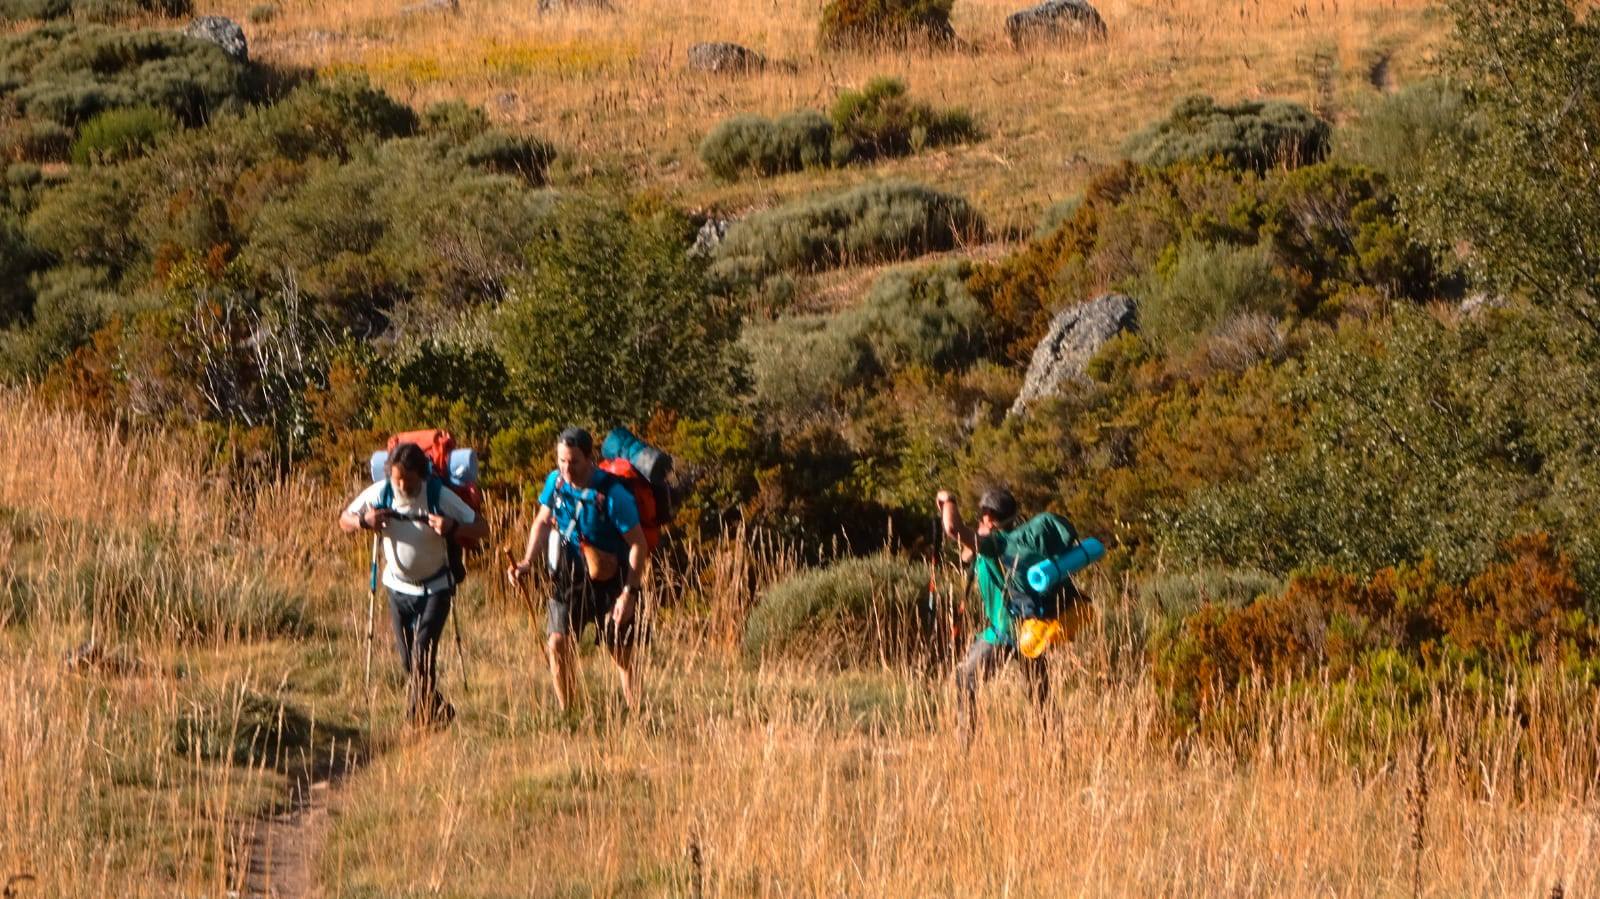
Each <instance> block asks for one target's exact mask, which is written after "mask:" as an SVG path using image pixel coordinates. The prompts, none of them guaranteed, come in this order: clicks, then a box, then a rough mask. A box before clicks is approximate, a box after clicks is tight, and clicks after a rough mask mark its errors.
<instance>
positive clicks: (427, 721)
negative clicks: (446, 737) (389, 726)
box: [406, 696, 456, 730]
mask: <svg viewBox="0 0 1600 899" xmlns="http://www.w3.org/2000/svg"><path fill="white" fill-rule="evenodd" d="M406 718H407V720H408V723H410V725H411V726H412V727H415V728H418V729H420V730H444V729H445V728H447V727H449V726H450V725H451V723H452V722H454V721H455V720H456V707H455V706H453V705H451V704H450V703H449V701H448V700H446V699H445V698H444V697H443V696H435V698H434V702H432V703H431V704H430V705H429V707H428V708H426V709H423V710H421V711H414V712H412V713H411V714H409V715H407V716H406Z"/></svg>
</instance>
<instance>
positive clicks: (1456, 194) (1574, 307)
mask: <svg viewBox="0 0 1600 899" xmlns="http://www.w3.org/2000/svg"><path fill="white" fill-rule="evenodd" d="M1446 7H1447V8H1448V10H1449V12H1450V18H1451V20H1452V22H1453V24H1454V26H1455V27H1454V29H1453V33H1452V34H1451V35H1450V38H1449V40H1448V42H1447V43H1446V45H1445V47H1444V48H1443V53H1442V54H1441V55H1442V57H1443V61H1444V64H1445V66H1446V71H1447V72H1449V73H1450V76H1451V78H1452V81H1453V83H1455V84H1458V85H1460V87H1461V90H1462V92H1463V94H1464V95H1465V96H1466V97H1467V98H1469V100H1468V103H1467V109H1468V110H1469V111H1468V118H1469V119H1470V121H1471V123H1472V127H1471V128H1470V129H1463V130H1461V131H1459V132H1454V133H1450V132H1447V133H1445V134H1442V135H1440V137H1441V139H1440V140H1438V141H1436V142H1435V146H1434V147H1433V150H1434V152H1430V154H1429V158H1428V160H1427V161H1428V165H1427V167H1426V169H1427V170H1426V173H1425V177H1423V178H1422V179H1421V184H1420V185H1419V187H1420V189H1419V190H1418V191H1416V192H1415V194H1414V195H1413V197H1414V202H1413V203H1411V204H1410V208H1408V209H1407V213H1408V218H1409V219H1411V220H1413V221H1415V222H1417V227H1418V228H1419V230H1421V231H1422V232H1423V233H1425V234H1427V236H1428V239H1429V240H1430V241H1431V242H1432V244H1433V245H1434V247H1435V248H1436V249H1437V250H1438V251H1439V252H1440V253H1441V254H1449V255H1452V256H1455V255H1459V256H1460V257H1461V258H1462V259H1463V262H1464V263H1465V265H1466V266H1467V267H1468V269H1469V271H1470V272H1471V274H1472V275H1473V277H1474V279H1475V280H1476V281H1477V282H1478V283H1479V284H1482V285H1483V286H1485V287H1486V288H1487V289H1489V290H1491V291H1494V292H1497V293H1500V294H1503V295H1519V294H1525V295H1527V296H1529V297H1531V298H1532V299H1533V301H1534V302H1537V303H1541V304H1547V305H1549V306H1551V307H1553V308H1556V309H1559V310H1562V311H1563V313H1564V314H1567V315H1569V316H1570V317H1571V324H1572V326H1573V327H1578V328H1583V329H1585V330H1586V331H1588V332H1589V334H1590V335H1591V337H1593V336H1594V335H1595V334H1597V333H1600V191H1596V190H1595V184H1596V181H1597V179H1596V174H1595V148H1596V147H1600V86H1597V85H1600V79H1596V78H1592V77H1590V76H1589V75H1588V72H1589V71H1590V70H1591V67H1592V66H1593V65H1594V61H1595V59H1596V58H1600V17H1597V16H1595V15H1594V13H1593V12H1592V11H1591V10H1590V9H1589V8H1588V7H1586V6H1584V5H1582V4H1573V3H1561V2H1553V0H1511V2H1504V3H1491V4H1475V3H1469V2H1462V0H1451V2H1449V3H1447V4H1446Z"/></svg>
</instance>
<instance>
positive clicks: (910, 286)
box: [841, 263, 985, 373]
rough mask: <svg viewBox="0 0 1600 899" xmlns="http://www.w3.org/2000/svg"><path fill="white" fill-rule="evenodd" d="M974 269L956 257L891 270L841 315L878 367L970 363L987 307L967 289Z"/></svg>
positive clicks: (981, 337) (892, 368)
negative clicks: (868, 349)
mask: <svg viewBox="0 0 1600 899" xmlns="http://www.w3.org/2000/svg"><path fill="white" fill-rule="evenodd" d="M970 271H971V267H970V266H969V265H967V264H964V263H956V264H940V265H932V266H926V267H923V268H915V269H897V270H895V271H891V272H888V273H886V274H884V275H883V276H882V277H880V278H878V280H877V281H876V282H875V283H874V284H873V285H872V290H871V291H869V292H868V293H867V297H866V300H865V301H863V303H862V304H861V305H860V306H857V307H855V308H852V309H850V310H849V311H847V312H845V313H842V315H841V318H843V319H844V320H845V321H846V323H847V326H848V327H849V328H851V329H853V330H854V331H855V332H856V333H857V334H859V335H860V336H861V339H863V340H865V342H866V344H867V346H868V347H870V348H871V351H872V357H873V360H874V361H875V362H876V363H877V367H878V370H879V371H882V372H885V373H891V372H897V371H899V370H900V369H902V368H905V367H906V366H908V365H921V366H926V367H928V368H932V369H937V370H940V371H953V370H958V369H962V368H966V367H967V366H968V365H970V364H972V363H973V362H975V361H976V360H977V358H978V355H979V352H980V351H981V349H982V347H983V346H984V342H985V341H984V313H983V307H982V306H980V305H978V301H977V300H975V299H973V298H972V294H971V292H969V291H968V290H967V284H966V279H967V276H968V275H969V274H970Z"/></svg>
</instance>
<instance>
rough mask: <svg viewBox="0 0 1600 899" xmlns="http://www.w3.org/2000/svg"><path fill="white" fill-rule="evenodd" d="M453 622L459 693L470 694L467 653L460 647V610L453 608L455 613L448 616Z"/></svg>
mask: <svg viewBox="0 0 1600 899" xmlns="http://www.w3.org/2000/svg"><path fill="white" fill-rule="evenodd" d="M450 620H451V621H452V622H453V623H454V624H455V632H456V660H457V661H459V662H460V663H461V695H463V696H471V695H472V688H471V687H469V686H467V654H466V652H465V651H464V650H462V648H461V610H460V609H459V608H457V609H455V614H454V615H451V616H450Z"/></svg>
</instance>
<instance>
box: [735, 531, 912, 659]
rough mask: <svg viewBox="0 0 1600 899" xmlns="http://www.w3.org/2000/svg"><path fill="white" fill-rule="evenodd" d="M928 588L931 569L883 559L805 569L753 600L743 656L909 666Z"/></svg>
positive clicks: (881, 555) (896, 559)
mask: <svg viewBox="0 0 1600 899" xmlns="http://www.w3.org/2000/svg"><path fill="white" fill-rule="evenodd" d="M927 590H928V571H927V568H926V566H922V565H916V564H913V563H911V562H908V561H906V560H904V559H898V558H895V557H893V556H890V555H886V554H880V555H875V556H867V557H864V558H857V559H845V560H842V561H839V562H835V563H833V564H832V565H829V566H827V567H825V568H819V569H812V570H808V571H803V572H801V573H799V574H796V575H794V576H792V577H790V578H788V579H787V580H785V581H783V582H781V583H779V584H777V585H776V586H774V587H772V588H771V589H769V590H768V591H767V592H766V594H765V595H764V596H762V597H761V598H760V599H759V600H758V601H757V602H756V606H755V608H754V609H752V610H751V612H750V617H749V619H748V620H747V621H746V623H745V633H744V651H745V655H746V656H747V657H748V658H750V659H752V660H761V659H775V658H781V657H789V658H799V659H804V660H807V661H817V662H823V663H827V664H833V665H837V666H839V667H843V668H860V667H870V666H874V665H878V664H881V663H885V662H888V663H893V662H897V661H904V660H906V659H907V658H908V657H909V656H910V654H911V653H912V652H913V651H914V648H915V646H916V645H917V641H918V627H919V618H918V611H917V604H918V602H919V601H921V600H922V599H923V598H924V597H925V596H926V594H927Z"/></svg>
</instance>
